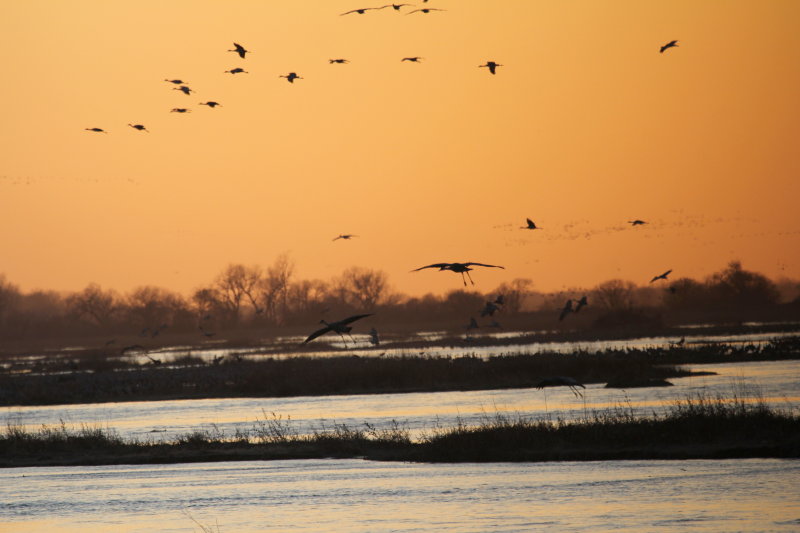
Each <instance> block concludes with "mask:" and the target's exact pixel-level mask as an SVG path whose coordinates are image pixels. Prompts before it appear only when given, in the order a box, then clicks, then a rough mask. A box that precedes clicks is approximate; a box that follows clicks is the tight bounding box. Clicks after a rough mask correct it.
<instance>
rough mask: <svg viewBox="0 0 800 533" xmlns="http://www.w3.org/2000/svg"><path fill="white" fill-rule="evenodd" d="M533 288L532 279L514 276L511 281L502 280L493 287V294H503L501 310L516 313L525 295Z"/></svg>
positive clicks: (519, 309)
mask: <svg viewBox="0 0 800 533" xmlns="http://www.w3.org/2000/svg"><path fill="white" fill-rule="evenodd" d="M532 288H533V280H530V279H528V278H515V279H513V280H511V283H506V282H503V283H501V284H500V285H498V286H497V288H496V289H495V295H497V294H502V295H503V301H504V303H503V312H504V313H506V314H511V315H514V314H517V313H519V312H520V311H521V310H522V305H523V303H524V302H525V298H526V296H528V294H529V293H530V292H531V289H532Z"/></svg>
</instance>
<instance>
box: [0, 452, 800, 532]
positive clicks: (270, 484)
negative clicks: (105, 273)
mask: <svg viewBox="0 0 800 533" xmlns="http://www.w3.org/2000/svg"><path fill="white" fill-rule="evenodd" d="M798 479H800V461H797V460H773V459H768V460H763V459H753V460H725V461H719V460H697V461H607V462H585V463H575V462H561V463H511V464H504V463H488V464H472V463H467V464H455V465H428V464H406V463H378V462H371V461H360V460H310V461H274V462H256V461H254V462H241V463H210V464H190V465H157V466H110V467H108V466H106V467H63V468H59V467H48V468H19V469H5V470H0V501H2V502H3V505H2V506H0V530H2V531H16V532H34V531H35V532H44V531H48V532H51V531H53V532H61V533H66V532H70V533H71V532H77V531H80V532H84V533H86V532H89V533H94V532H107V531H115V532H125V533H127V532H153V531H159V532H189V531H201V527H200V525H198V523H199V524H201V525H203V526H205V527H209V528H211V530H213V531H220V532H237V533H247V532H255V531H303V532H329V531H348V532H351V531H352V532H362V531H363V532H367V531H369V532H382V531H409V532H410V531H458V532H483V531H544V530H547V531H591V532H595V531H596V532H600V531H674V532H683V531H715V532H716V531H797V530H798V529H800V496H798V491H797V480H798ZM192 519H194V520H196V521H197V522H198V523H195V522H193V520H192Z"/></svg>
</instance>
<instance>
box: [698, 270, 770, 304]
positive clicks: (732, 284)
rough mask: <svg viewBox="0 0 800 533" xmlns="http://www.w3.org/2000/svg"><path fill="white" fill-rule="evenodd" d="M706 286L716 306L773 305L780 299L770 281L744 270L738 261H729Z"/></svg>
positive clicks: (712, 276)
mask: <svg viewBox="0 0 800 533" xmlns="http://www.w3.org/2000/svg"><path fill="white" fill-rule="evenodd" d="M707 285H708V291H709V295H710V297H711V298H712V300H713V301H714V302H715V303H716V304H718V305H728V306H742V307H748V306H764V305H770V304H775V303H776V302H777V301H778V298H779V297H780V294H779V293H778V288H777V287H776V286H775V284H774V283H773V282H772V281H770V280H769V279H767V277H766V276H763V275H761V274H758V273H756V272H749V271H747V270H744V269H743V268H742V264H741V263H740V262H739V261H731V262H730V263H729V264H728V266H727V267H726V268H725V269H724V270H722V271H720V272H716V273H714V274H712V275H711V276H710V277H709V279H708V281H707Z"/></svg>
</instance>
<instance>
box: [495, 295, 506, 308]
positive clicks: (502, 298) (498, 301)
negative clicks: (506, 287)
mask: <svg viewBox="0 0 800 533" xmlns="http://www.w3.org/2000/svg"><path fill="white" fill-rule="evenodd" d="M494 303H496V304H497V305H503V304H504V303H506V298H505V296H503V295H502V294H498V295H497V298H495V299H494Z"/></svg>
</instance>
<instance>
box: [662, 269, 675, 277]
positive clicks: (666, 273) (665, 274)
mask: <svg viewBox="0 0 800 533" xmlns="http://www.w3.org/2000/svg"><path fill="white" fill-rule="evenodd" d="M671 273H672V269H669V270H667V271H666V272H664V273H663V274H661V277H662V278H666V277H667V276H669V275H670V274H671Z"/></svg>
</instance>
